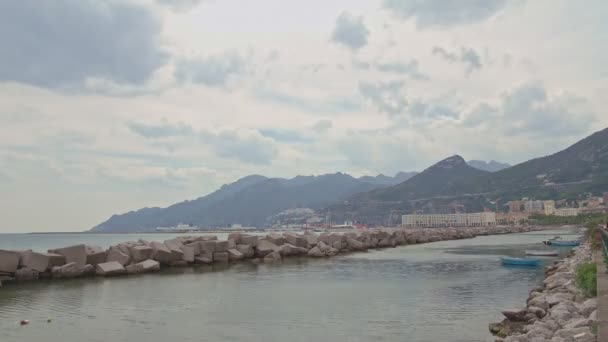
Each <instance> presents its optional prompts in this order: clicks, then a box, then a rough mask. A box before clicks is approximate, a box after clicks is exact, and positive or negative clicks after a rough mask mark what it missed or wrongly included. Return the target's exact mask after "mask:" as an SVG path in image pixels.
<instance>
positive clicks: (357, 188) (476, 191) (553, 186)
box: [92, 129, 608, 232]
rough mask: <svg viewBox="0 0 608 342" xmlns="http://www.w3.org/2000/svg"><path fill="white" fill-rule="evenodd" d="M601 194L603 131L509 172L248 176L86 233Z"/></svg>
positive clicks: (371, 217) (466, 166)
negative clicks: (293, 212) (295, 212)
mask: <svg viewBox="0 0 608 342" xmlns="http://www.w3.org/2000/svg"><path fill="white" fill-rule="evenodd" d="M604 191H608V129H604V130H602V131H599V132H596V133H594V134H592V135H591V136H589V137H587V138H585V139H583V140H581V141H579V142H577V143H576V144H574V145H572V146H570V147H568V148H567V149H565V150H563V151H560V152H557V153H555V154H552V155H549V156H546V157H541V158H536V159H532V160H529V161H526V162H524V163H521V164H517V165H515V166H510V167H509V166H508V165H507V164H503V163H499V162H495V161H491V162H489V163H486V162H482V161H475V160H472V161H469V162H466V161H465V160H464V159H463V158H462V157H461V156H458V155H454V156H451V157H448V158H446V159H444V160H441V161H440V162H438V163H436V164H434V165H432V166H431V167H429V168H427V169H426V170H424V171H423V172H420V173H416V172H409V173H408V172H400V173H398V174H397V175H395V177H390V176H385V175H378V176H375V177H372V176H364V177H360V178H355V177H352V176H350V175H348V174H345V173H334V174H325V175H320V176H297V177H294V178H291V179H284V178H267V177H264V176H260V175H251V176H247V177H244V178H241V179H239V180H238V181H236V182H234V183H231V184H228V185H224V186H222V187H221V188H220V189H218V190H216V191H215V192H213V193H211V194H209V195H207V196H203V197H200V198H197V199H194V200H191V201H184V202H180V203H177V204H174V205H172V206H169V207H167V208H144V209H140V210H137V211H131V212H128V213H126V214H122V215H114V216H112V217H110V218H109V219H108V220H107V221H105V222H103V223H100V224H99V225H97V226H95V227H94V228H92V231H93V232H134V231H149V230H153V229H155V228H156V227H170V226H175V225H177V224H179V223H184V224H191V225H196V226H201V227H225V226H229V225H231V224H242V225H246V226H264V225H267V224H269V218H270V217H273V216H274V217H276V215H278V214H280V213H282V212H284V211H286V210H287V211H288V210H290V209H296V208H310V209H314V210H316V211H317V213H318V215H320V216H322V217H330V218H331V219H332V220H333V221H334V222H343V221H344V220H354V221H359V222H362V223H366V224H370V225H387V224H395V223H396V222H398V215H399V213H407V212H413V211H414V210H422V211H424V212H452V211H454V210H465V211H468V212H472V211H480V210H483V209H484V208H492V209H497V210H501V209H502V208H503V206H504V204H505V203H506V202H507V201H509V200H511V199H518V198H521V197H523V196H528V197H533V198H537V199H548V198H567V197H569V196H574V195H575V194H578V193H581V192H593V193H596V194H601V193H602V192H604ZM395 215H396V218H395V217H393V216H395Z"/></svg>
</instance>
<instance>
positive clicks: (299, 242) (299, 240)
mask: <svg viewBox="0 0 608 342" xmlns="http://www.w3.org/2000/svg"><path fill="white" fill-rule="evenodd" d="M283 236H284V237H285V241H286V242H287V243H289V244H292V245H294V246H296V247H302V248H308V241H306V238H304V237H302V236H298V235H296V234H291V233H286V234H284V235H283Z"/></svg>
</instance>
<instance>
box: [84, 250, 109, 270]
mask: <svg viewBox="0 0 608 342" xmlns="http://www.w3.org/2000/svg"><path fill="white" fill-rule="evenodd" d="M85 253H86V254H87V264H90V265H93V266H95V265H97V264H101V263H104V262H106V257H107V255H106V251H105V250H104V249H103V248H101V247H99V246H89V245H87V246H85Z"/></svg>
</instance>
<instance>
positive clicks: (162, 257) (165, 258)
mask: <svg viewBox="0 0 608 342" xmlns="http://www.w3.org/2000/svg"><path fill="white" fill-rule="evenodd" d="M150 247H151V248H152V250H153V252H152V259H154V260H156V261H158V262H160V263H163V264H168V263H169V262H171V261H173V258H174V256H173V253H171V250H170V249H169V247H167V245H165V244H164V243H162V242H157V241H153V242H151V243H150ZM147 259H148V258H146V259H144V260H147ZM139 261H140V260H138V262H139ZM141 261H143V260H141Z"/></svg>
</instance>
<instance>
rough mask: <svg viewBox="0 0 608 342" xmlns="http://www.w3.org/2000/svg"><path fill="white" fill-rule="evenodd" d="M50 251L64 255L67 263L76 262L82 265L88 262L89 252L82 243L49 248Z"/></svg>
mask: <svg viewBox="0 0 608 342" xmlns="http://www.w3.org/2000/svg"><path fill="white" fill-rule="evenodd" d="M48 252H49V253H55V254H61V255H63V256H64V257H65V262H66V263H67V264H69V263H72V262H75V263H76V265H78V266H80V267H83V266H84V265H86V264H87V253H86V250H85V247H84V245H82V244H81V245H75V246H69V247H64V248H58V249H49V251H48Z"/></svg>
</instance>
